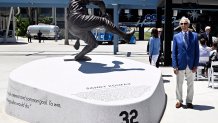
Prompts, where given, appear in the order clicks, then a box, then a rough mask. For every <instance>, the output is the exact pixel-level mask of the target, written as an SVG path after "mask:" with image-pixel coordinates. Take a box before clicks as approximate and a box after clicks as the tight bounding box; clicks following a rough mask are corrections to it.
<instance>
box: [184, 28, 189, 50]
mask: <svg viewBox="0 0 218 123" xmlns="http://www.w3.org/2000/svg"><path fill="white" fill-rule="evenodd" d="M184 39H185V46H186V49H187V48H188V33H187V32H185V35H184Z"/></svg>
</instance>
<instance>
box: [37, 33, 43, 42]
mask: <svg viewBox="0 0 218 123" xmlns="http://www.w3.org/2000/svg"><path fill="white" fill-rule="evenodd" d="M37 35H38V39H39V43H41V40H42V32H41V31H40V30H39V32H38V33H37Z"/></svg>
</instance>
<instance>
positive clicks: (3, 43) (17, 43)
mask: <svg viewBox="0 0 218 123" xmlns="http://www.w3.org/2000/svg"><path fill="white" fill-rule="evenodd" d="M25 44H28V43H26V42H0V45H25Z"/></svg>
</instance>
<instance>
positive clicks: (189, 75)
mask: <svg viewBox="0 0 218 123" xmlns="http://www.w3.org/2000/svg"><path fill="white" fill-rule="evenodd" d="M179 24H180V28H181V32H179V33H177V34H174V36H173V48H172V67H173V71H174V74H175V75H176V105H175V107H176V108H180V107H184V106H185V108H193V104H192V101H193V96H194V78H195V73H196V71H197V68H198V66H204V70H203V71H202V72H201V73H202V75H203V76H205V77H207V76H208V74H207V73H208V68H210V67H211V62H212V61H218V49H217V45H218V40H217V38H212V35H211V27H210V26H206V27H205V31H204V32H203V33H196V32H194V31H193V30H191V29H190V28H189V26H190V20H189V19H188V18H186V17H182V18H181V19H180V22H179ZM158 30H159V31H158ZM161 31H162V30H161V28H153V29H152V31H151V37H150V40H149V42H148V44H149V46H148V50H147V51H149V61H150V64H151V65H153V66H156V67H159V64H158V60H159V59H160V56H161V53H162V49H161V47H162V45H163V44H162V42H163V41H162V40H163V39H161ZM202 57H204V58H207V60H205V59H204V60H202V59H201V58H202ZM214 69H215V71H216V70H217V71H218V67H217V68H214ZM184 77H186V79H185V80H186V81H187V96H186V105H183V97H182V96H183V82H184Z"/></svg>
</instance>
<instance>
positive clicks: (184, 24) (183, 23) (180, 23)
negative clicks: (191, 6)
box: [180, 23, 188, 25]
mask: <svg viewBox="0 0 218 123" xmlns="http://www.w3.org/2000/svg"><path fill="white" fill-rule="evenodd" d="M187 24H188V23H180V25H187Z"/></svg>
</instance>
